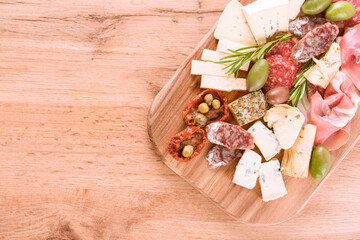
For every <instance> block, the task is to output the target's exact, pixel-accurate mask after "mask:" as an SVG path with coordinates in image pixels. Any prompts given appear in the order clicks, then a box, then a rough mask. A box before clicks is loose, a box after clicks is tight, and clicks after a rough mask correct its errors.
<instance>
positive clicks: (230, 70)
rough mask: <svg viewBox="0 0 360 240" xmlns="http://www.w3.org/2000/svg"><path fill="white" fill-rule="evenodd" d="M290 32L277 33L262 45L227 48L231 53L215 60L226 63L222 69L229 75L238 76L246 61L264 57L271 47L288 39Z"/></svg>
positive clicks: (290, 35)
mask: <svg viewBox="0 0 360 240" xmlns="http://www.w3.org/2000/svg"><path fill="white" fill-rule="evenodd" d="M291 37H292V34H290V33H279V34H278V35H277V36H276V37H275V39H274V40H272V41H270V42H267V43H265V44H264V45H255V46H250V47H244V48H239V49H237V50H232V49H228V50H229V51H230V52H231V53H232V54H231V55H229V56H226V57H223V58H222V59H220V61H218V62H215V63H218V64H225V65H227V66H226V67H224V69H227V71H226V73H227V74H228V76H229V77H230V76H231V75H233V74H236V76H235V77H237V76H238V73H239V70H240V68H241V67H242V66H243V65H244V64H246V63H247V62H249V61H251V60H253V61H254V62H256V61H257V60H259V59H261V58H263V57H264V55H265V54H266V53H268V52H269V51H270V50H271V49H273V48H274V47H275V46H276V45H278V44H279V43H280V42H286V41H288V40H290V39H291Z"/></svg>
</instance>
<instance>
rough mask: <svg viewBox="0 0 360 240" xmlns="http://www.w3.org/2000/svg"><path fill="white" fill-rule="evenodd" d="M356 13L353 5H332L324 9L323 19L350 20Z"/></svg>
mask: <svg viewBox="0 0 360 240" xmlns="http://www.w3.org/2000/svg"><path fill="white" fill-rule="evenodd" d="M355 13H356V10H355V8H354V6H353V5H351V4H350V3H348V2H346V1H340V2H336V3H334V4H332V5H331V6H330V7H328V9H326V13H325V17H326V18H327V19H329V20H331V21H345V20H348V19H350V18H352V17H353V16H354V15H355Z"/></svg>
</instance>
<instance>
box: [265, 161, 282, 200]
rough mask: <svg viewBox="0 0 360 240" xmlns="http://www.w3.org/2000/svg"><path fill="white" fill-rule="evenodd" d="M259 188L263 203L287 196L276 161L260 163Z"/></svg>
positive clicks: (278, 163) (278, 164)
mask: <svg viewBox="0 0 360 240" xmlns="http://www.w3.org/2000/svg"><path fill="white" fill-rule="evenodd" d="M259 175H260V178H259V181H260V187H261V194H262V198H263V201H265V202H267V201H271V200H275V199H278V198H281V197H283V196H285V195H286V194H287V191H286V188H285V184H284V180H283V178H282V175H281V172H280V162H279V160H277V159H274V160H271V161H269V162H265V163H262V164H261V166H260V172H259Z"/></svg>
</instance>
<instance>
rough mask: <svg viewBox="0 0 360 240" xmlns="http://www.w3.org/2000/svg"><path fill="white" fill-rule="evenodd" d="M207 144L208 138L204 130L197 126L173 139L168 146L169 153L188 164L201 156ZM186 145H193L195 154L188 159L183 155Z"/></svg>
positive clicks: (188, 128) (187, 129) (185, 130)
mask: <svg viewBox="0 0 360 240" xmlns="http://www.w3.org/2000/svg"><path fill="white" fill-rule="evenodd" d="M205 142H206V136H205V132H204V130H203V129H201V128H200V127H197V126H193V127H187V128H186V129H184V130H183V131H181V132H179V133H178V134H176V135H175V136H173V137H172V138H171V140H170V142H169V145H168V152H169V154H170V155H171V156H172V157H173V158H175V159H176V160H178V161H180V162H188V161H190V160H191V159H193V158H194V157H196V156H197V155H199V154H200V152H201V150H202V149H203V148H204V145H205ZM186 145H191V146H193V148H194V152H193V154H192V155H191V156H190V157H187V158H186V157H184V156H183V155H182V150H183V148H184V147H185V146H186Z"/></svg>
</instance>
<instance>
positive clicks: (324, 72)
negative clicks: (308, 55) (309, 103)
mask: <svg viewBox="0 0 360 240" xmlns="http://www.w3.org/2000/svg"><path fill="white" fill-rule="evenodd" d="M314 60H315V61H316V65H314V66H312V67H311V68H310V69H309V70H308V71H307V72H305V73H304V77H305V78H306V79H307V80H308V81H309V82H311V83H312V84H313V85H315V86H318V87H321V88H327V86H328V85H329V83H330V81H331V79H333V77H334V76H335V74H336V73H337V72H338V71H339V68H340V66H341V55H340V46H339V44H337V43H335V42H334V43H333V44H332V45H331V46H330V49H329V50H328V51H327V52H326V54H325V56H324V57H323V58H321V59H320V60H316V59H314Z"/></svg>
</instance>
